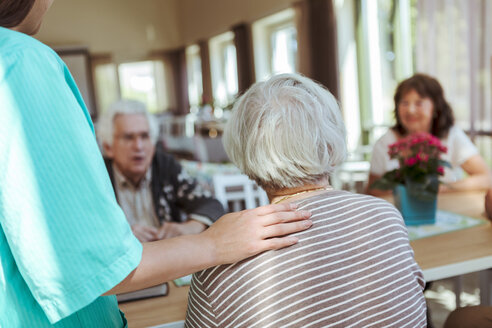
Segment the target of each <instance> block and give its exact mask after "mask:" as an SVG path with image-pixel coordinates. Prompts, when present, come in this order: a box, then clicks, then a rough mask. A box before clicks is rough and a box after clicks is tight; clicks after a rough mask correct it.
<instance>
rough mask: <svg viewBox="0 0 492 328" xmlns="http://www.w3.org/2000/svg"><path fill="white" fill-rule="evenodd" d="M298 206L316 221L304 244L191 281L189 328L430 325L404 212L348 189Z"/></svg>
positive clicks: (208, 272) (302, 237)
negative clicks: (402, 215)
mask: <svg viewBox="0 0 492 328" xmlns="http://www.w3.org/2000/svg"><path fill="white" fill-rule="evenodd" d="M298 203H299V205H300V206H299V207H300V208H301V209H306V210H310V211H311V212H312V217H311V218H312V220H313V226H312V227H311V228H310V229H308V230H306V231H303V232H300V233H297V234H296V235H297V236H298V237H299V243H298V244H296V245H294V246H291V247H288V248H285V249H282V250H278V251H269V252H265V253H262V254H260V255H257V256H255V257H253V258H250V259H247V260H244V261H241V262H238V263H234V264H231V265H222V266H218V267H214V268H210V269H207V270H204V271H201V272H198V273H196V274H195V275H194V276H193V280H192V285H191V289H190V293H189V296H188V312H187V316H186V324H185V326H186V327H200V328H205V327H221V328H222V327H224V328H225V327H234V328H238V327H262V328H268V327H357V328H359V327H398V328H403V327H412V328H414V327H426V305H425V300H424V295H423V288H424V279H423V276H422V272H421V270H420V268H419V267H418V265H417V264H416V262H415V260H414V258H413V251H412V249H411V247H410V245H409V241H408V236H407V231H406V228H405V225H404V223H403V220H402V218H401V215H400V213H399V212H398V210H396V209H395V208H394V207H393V206H392V205H391V204H389V203H388V202H386V201H384V200H381V199H378V198H374V197H371V196H366V195H359V194H352V193H349V192H345V191H330V192H327V193H323V194H320V195H316V196H313V197H310V198H306V199H303V200H301V201H299V202H298Z"/></svg>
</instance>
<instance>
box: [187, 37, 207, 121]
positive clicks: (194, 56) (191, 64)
mask: <svg viewBox="0 0 492 328" xmlns="http://www.w3.org/2000/svg"><path fill="white" fill-rule="evenodd" d="M186 71H187V75H188V94H189V100H190V107H191V109H190V111H191V112H192V113H194V112H196V111H197V110H198V107H199V106H200V105H201V104H202V94H203V84H202V60H201V58H200V47H199V46H198V45H192V46H189V47H187V48H186Z"/></svg>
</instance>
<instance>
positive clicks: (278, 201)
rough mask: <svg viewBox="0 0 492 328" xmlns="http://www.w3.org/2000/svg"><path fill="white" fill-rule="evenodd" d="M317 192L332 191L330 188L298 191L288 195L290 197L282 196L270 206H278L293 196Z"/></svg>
mask: <svg viewBox="0 0 492 328" xmlns="http://www.w3.org/2000/svg"><path fill="white" fill-rule="evenodd" d="M318 190H333V188H332V187H321V188H315V189H309V190H303V191H299V192H296V193H294V194H290V195H287V196H284V197H282V198H280V199H278V200H276V201H274V202H273V203H272V204H278V203H280V202H282V201H284V200H286V199H289V198H292V197H294V196H297V195H301V194H306V193H308V192H313V191H318Z"/></svg>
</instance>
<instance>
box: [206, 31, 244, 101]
mask: <svg viewBox="0 0 492 328" xmlns="http://www.w3.org/2000/svg"><path fill="white" fill-rule="evenodd" d="M209 49H210V64H211V65H210V66H211V71H212V86H213V95H214V105H215V106H218V107H222V108H223V107H226V106H228V105H229V104H231V103H232V102H233V100H234V98H235V97H236V94H237V92H238V77H237V58H236V47H235V46H234V34H233V33H232V32H227V33H224V34H221V35H218V36H216V37H214V38H212V39H210V41H209Z"/></svg>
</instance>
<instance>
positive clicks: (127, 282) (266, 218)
mask: <svg viewBox="0 0 492 328" xmlns="http://www.w3.org/2000/svg"><path fill="white" fill-rule="evenodd" d="M294 209H295V206H294V205H291V204H288V203H287V204H278V205H267V206H262V207H259V208H256V209H253V210H245V211H241V212H237V213H229V214H226V215H224V216H223V217H221V218H220V219H219V220H218V221H217V222H215V223H214V224H213V225H212V226H211V227H210V228H208V229H207V230H205V231H204V232H202V233H200V234H196V235H185V236H180V237H176V238H171V239H164V240H159V241H155V242H149V243H144V244H143V253H142V260H141V261H140V264H139V265H138V266H137V268H136V269H135V270H133V271H132V272H131V273H130V274H129V275H128V276H127V277H126V278H125V279H124V280H123V281H122V282H120V283H119V284H118V285H116V286H115V287H114V288H112V289H111V290H109V291H108V292H106V293H105V294H106V295H107V294H118V293H124V292H129V291H134V290H138V289H142V288H147V287H150V286H154V285H157V284H160V283H163V282H165V281H170V280H173V279H176V278H179V277H182V276H185V275H188V274H191V273H194V272H197V271H200V270H203V269H206V268H209V267H212V266H216V265H220V264H226V263H234V262H237V261H240V260H242V259H245V258H247V257H250V256H253V255H256V254H258V253H261V252H263V251H266V250H272V249H279V248H283V247H287V246H290V245H293V244H295V243H297V241H298V238H296V237H292V236H288V235H289V234H291V233H294V232H298V231H302V230H305V229H307V228H309V227H310V226H311V225H312V222H311V221H310V220H307V219H308V218H309V217H310V216H311V214H310V213H309V212H306V211H295V210H294Z"/></svg>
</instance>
